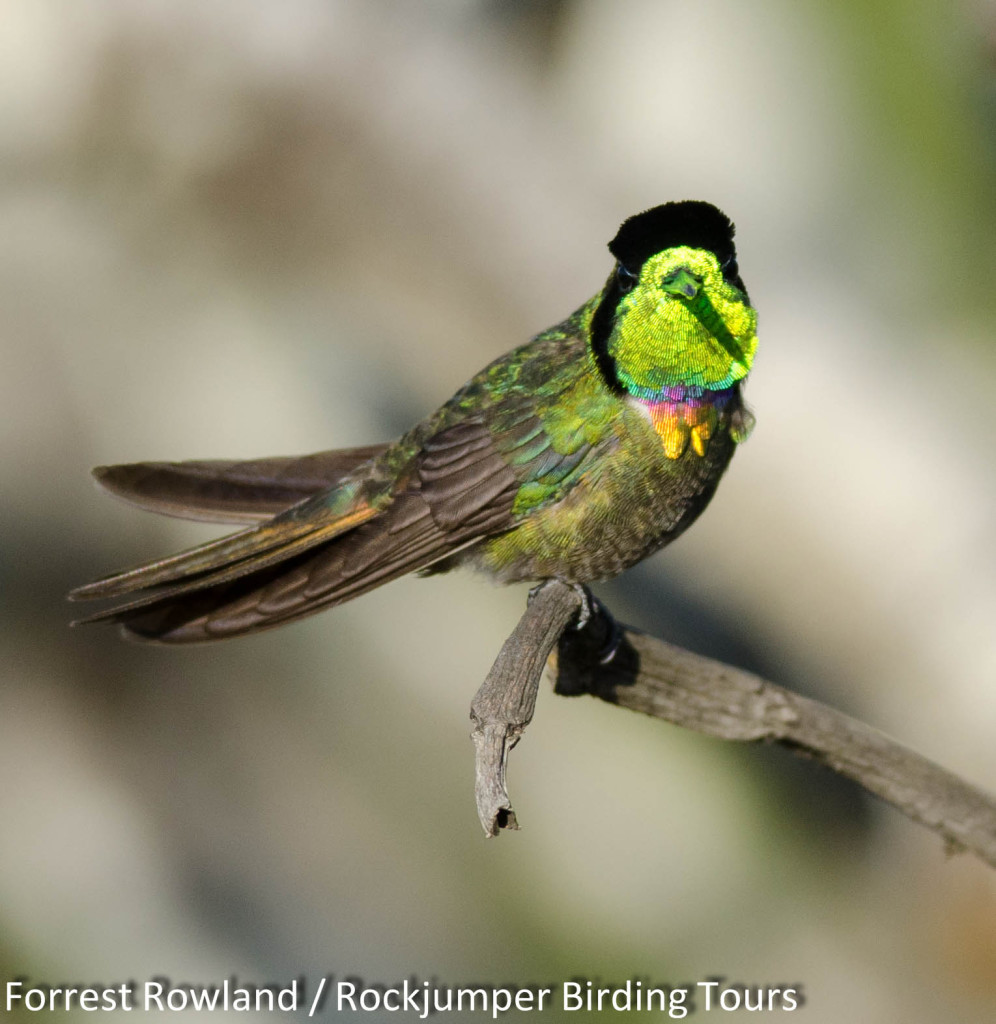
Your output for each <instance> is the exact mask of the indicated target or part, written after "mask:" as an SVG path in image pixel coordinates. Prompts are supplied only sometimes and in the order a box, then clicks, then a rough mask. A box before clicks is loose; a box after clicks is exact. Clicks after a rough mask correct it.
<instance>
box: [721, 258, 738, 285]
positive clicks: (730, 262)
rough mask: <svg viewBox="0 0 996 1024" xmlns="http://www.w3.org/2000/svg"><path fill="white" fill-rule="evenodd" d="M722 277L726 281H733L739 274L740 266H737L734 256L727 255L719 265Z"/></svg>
mask: <svg viewBox="0 0 996 1024" xmlns="http://www.w3.org/2000/svg"><path fill="white" fill-rule="evenodd" d="M720 270H722V272H723V277H725V278H726V280H727V281H735V280H736V279H737V278H738V277H739V276H740V268H739V267H738V266H737V258H736V256H728V257H727V258H726V259H725V260H723V262H722V264H721V265H720Z"/></svg>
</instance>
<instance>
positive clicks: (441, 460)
mask: <svg viewBox="0 0 996 1024" xmlns="http://www.w3.org/2000/svg"><path fill="white" fill-rule="evenodd" d="M733 235H734V227H733V224H732V223H731V221H730V220H729V218H728V217H727V216H726V215H725V214H724V213H722V212H721V211H720V210H718V209H717V208H716V207H715V206H713V205H711V204H710V203H706V202H702V201H699V200H685V201H681V202H670V203H666V204H664V205H662V206H656V207H654V208H653V209H649V210H646V211H644V212H643V213H638V214H636V215H635V216H632V217H630V218H629V219H628V220H626V221H624V222H623V224H622V226H621V227H620V228H619V230H618V232H617V233H616V236H615V237H614V238H613V239H612V241H611V242H610V243H609V251H610V253H611V254H612V256H613V257H614V260H615V263H614V266H613V267H612V271H611V273H610V274H609V277H608V280H607V281H606V283H605V285H604V287H603V288H602V289H601V291H599V292H598V293H597V294H596V295H594V296H593V297H592V298H591V299H589V300H588V301H587V302H586V303H584V305H582V306H581V307H580V308H579V309H578V310H577V311H575V312H574V313H572V314H571V315H570V316H569V317H567V319H566V320H564V321H562V322H561V323H559V324H557V325H556V326H554V327H551V328H550V329H549V330H546V331H543V332H542V333H541V334H538V335H536V336H535V337H534V338H533V339H532V340H531V341H529V342H528V343H526V344H524V345H522V346H520V347H519V348H515V349H513V350H512V351H511V352H508V353H507V354H506V355H504V356H502V357H500V358H499V359H496V360H495V361H494V362H493V363H491V364H490V365H489V366H487V367H485V368H484V369H483V370H481V372H480V373H478V374H477V375H476V376H475V377H473V378H472V379H471V380H470V381H468V382H467V383H466V384H465V385H464V386H463V387H462V388H460V390H459V391H457V392H456V394H455V395H453V397H452V398H451V399H450V400H449V401H448V402H446V403H445V404H444V405H442V406H441V407H440V408H439V409H438V410H436V412H434V413H432V415H430V416H428V417H427V418H426V419H424V420H422V421H421V422H420V423H418V424H417V425H416V426H414V427H412V429H411V430H409V431H408V432H407V433H406V434H404V435H403V436H402V437H401V438H399V439H398V440H395V441H393V442H390V443H387V444H377V445H371V446H368V447H363V448H350V449H337V450H333V451H325V452H318V453H316V454H313V455H305V456H302V457H293V456H292V457H278V458H264V459H255V460H250V461H221V460H211V461H192V462H143V463H133V464H127V465H117V466H101V467H98V468H97V469H95V470H94V471H93V474H94V476H95V477H96V480H97V481H98V483H99V484H100V485H101V486H102V487H104V488H105V489H106V490H108V491H110V492H111V493H112V494H114V495H116V496H118V497H120V498H123V499H125V500H126V501H129V502H131V503H132V504H134V505H137V506H139V507H141V508H145V509H148V510H152V511H155V512H160V513H164V514H167V515H175V516H181V517H185V518H191V519H199V520H206V521H213V522H221V523H232V524H243V526H244V528H243V529H241V530H240V531H238V532H236V533H233V534H230V535H228V536H224V537H221V538H220V539H218V540H214V541H211V542H208V543H206V544H202V545H199V546H198V547H195V548H192V549H190V550H188V551H184V552H181V553H180V554H176V555H173V556H171V557H167V558H160V559H157V560H156V561H152V562H148V563H146V564H143V565H140V566H138V567H137V568H134V569H129V570H126V571H124V572H120V573H117V574H115V575H112V576H108V577H106V578H104V579H100V580H97V581H96V582H93V583H89V584H86V585H85V586H82V587H79V588H77V589H76V590H74V591H73V592H72V593H71V594H70V598H71V599H72V600H81V599H89V598H115V599H123V600H121V601H119V603H116V604H114V605H113V606H112V607H110V608H109V609H107V610H104V611H101V612H99V613H97V614H96V615H93V616H91V617H89V618H87V619H83V620H81V621H83V622H100V621H110V622H116V623H119V624H120V625H121V627H122V628H123V631H124V633H125V634H126V635H127V636H129V637H132V638H136V639H139V640H144V641H151V642H159V643H166V644H180V643H191V642H198V641H208V640H221V639H225V638H228V637H234V636H239V635H243V634H246V633H253V632H256V631H258V630H262V629H268V628H271V627H273V626H280V625H283V624H285V623H288V622H293V621H294V620H296V619H300V618H302V617H304V616H306V615H311V614H312V613H313V612H318V611H321V610H322V609H325V608H330V607H332V606H334V605H338V604H341V603H342V602H344V601H348V600H351V599H352V598H354V597H358V596H359V595H361V594H363V593H366V592H367V591H369V590H372V589H373V588H374V587H379V586H380V585H381V584H383V583H387V582H389V581H390V580H393V579H397V578H398V577H400V576H403V575H406V574H408V573H412V572H416V573H419V574H423V575H427V574H433V573H440V572H446V571H448V570H450V569H453V568H455V567H458V566H470V567H473V568H476V569H478V570H481V571H483V572H485V573H486V574H489V575H490V576H491V577H493V578H494V579H496V580H497V581H499V582H501V583H515V582H542V581H544V580H548V579H558V580H562V581H564V582H566V583H570V584H572V585H587V584H589V583H592V582H596V581H599V580H604V579H608V578H610V577H612V576H615V575H616V574H618V573H620V572H622V571H623V570H624V569H627V568H629V567H630V566H632V565H634V564H635V563H637V562H639V561H640V560H641V559H643V558H645V557H646V556H647V555H649V554H651V553H653V552H654V551H657V550H658V549H659V548H661V547H663V546H664V545H665V544H668V543H670V542H671V541H673V540H674V539H675V538H676V537H678V536H679V535H680V534H681V533H682V532H683V531H684V530H685V529H687V527H688V526H689V525H690V524H691V523H692V522H693V521H694V520H695V519H696V518H697V517H698V515H699V514H700V513H701V512H702V510H703V509H704V508H705V506H706V505H707V504H708V502H709V500H710V499H711V497H712V495H713V493H714V492H715V490H716V486H717V484H718V483H719V480H720V477H721V476H722V475H723V472H724V471H725V469H726V467H727V465H728V463H729V461H730V459H731V457H732V455H733V452H734V449H735V448H736V446H737V444H739V443H740V442H741V441H743V440H744V439H745V438H746V437H747V435H748V434H749V433H750V430H751V428H752V426H753V422H754V417H753V415H752V414H751V413H750V412H749V411H748V409H747V408H746V406H745V404H744V402H743V399H742V397H741V385H742V382H743V380H744V378H745V377H746V376H747V374H748V372H749V371H750V368H751V364H752V362H753V359H754V355H755V352H756V349H757V336H756V331H757V314H756V312H755V310H754V309H753V307H752V306H751V304H750V300H749V298H748V296H747V291H746V289H745V287H744V283H743V281H742V280H741V277H740V271H739V269H738V266H737V256H736V250H735V247H734V243H733Z"/></svg>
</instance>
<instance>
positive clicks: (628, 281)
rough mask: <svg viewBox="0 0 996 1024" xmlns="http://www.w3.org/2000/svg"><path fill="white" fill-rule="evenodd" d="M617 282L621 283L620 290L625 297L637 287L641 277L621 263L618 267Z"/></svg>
mask: <svg viewBox="0 0 996 1024" xmlns="http://www.w3.org/2000/svg"><path fill="white" fill-rule="evenodd" d="M616 280H617V281H618V282H619V290H620V291H621V292H622V293H623V294H624V295H625V294H626V292H631V291H632V290H633V289H634V288H635V287H636V282H637V281H638V280H639V277H638V276H637V275H636V274H634V273H633V272H632V271H631V270H627V269H626V268H625V267H624V266H623V265H622V264H621V263H620V264H618V265H617V266H616Z"/></svg>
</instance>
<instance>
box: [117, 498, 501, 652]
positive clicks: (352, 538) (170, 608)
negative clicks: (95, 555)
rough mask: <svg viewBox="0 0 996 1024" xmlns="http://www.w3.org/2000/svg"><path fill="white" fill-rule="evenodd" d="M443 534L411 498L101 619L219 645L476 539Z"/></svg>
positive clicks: (148, 637) (129, 630)
mask: <svg viewBox="0 0 996 1024" xmlns="http://www.w3.org/2000/svg"><path fill="white" fill-rule="evenodd" d="M481 525H482V524H477V525H475V527H473V528H470V527H468V530H467V531H464V533H463V535H461V536H454V535H453V534H444V533H443V532H442V531H440V529H439V527H438V526H437V525H436V524H435V522H434V521H433V519H432V516H431V515H430V513H429V509H428V507H427V506H426V504H425V502H424V501H423V500H422V499H421V498H420V497H419V495H417V494H408V495H405V496H403V497H402V498H401V499H399V500H398V502H396V503H395V505H393V506H392V507H391V508H390V509H389V510H388V511H387V512H386V513H384V514H382V515H380V516H378V517H377V518H375V519H372V520H370V521H369V522H366V523H364V524H362V525H360V526H357V527H356V528H354V529H353V530H351V531H350V532H348V533H344V534H342V535H340V536H338V537H336V538H334V539H332V540H330V541H328V542H326V543H323V544H322V545H321V546H320V547H318V548H313V549H310V550H306V551H302V552H300V553H298V554H295V555H292V556H291V557H289V558H286V559H284V560H281V561H280V562H278V563H276V564H268V565H264V566H262V567H261V568H259V569H257V570H255V571H253V572H251V573H249V574H247V575H243V576H241V577H239V578H235V579H230V580H224V581H222V582H218V583H210V584H208V585H204V586H201V587H197V586H196V583H197V581H191V585H190V586H189V587H187V588H185V591H184V592H180V593H172V594H169V593H167V594H157V593H156V592H155V591H153V592H151V593H150V594H148V595H147V596H146V597H144V598H140V599H139V600H138V601H136V602H132V603H131V604H127V605H124V606H122V607H120V608H116V609H111V611H110V612H107V613H105V614H104V615H102V616H100V618H102V619H105V620H111V621H115V622H119V623H121V624H122V626H123V627H124V631H125V633H126V634H127V635H129V636H132V637H134V638H136V639H139V640H145V641H152V642H158V643H166V644H181V643H198V642H204V641H209V640H222V639H227V638H228V637H233V636H239V635H242V634H245V633H253V632H258V631H259V630H263V629H269V628H272V627H274V626H280V625H284V624H285V623H287V622H291V621H294V620H295V619H300V618H303V617H304V616H306V615H311V614H313V613H314V612H317V611H321V610H322V609H325V608H330V607H332V606H333V605H337V604H342V603H343V602H344V601H348V600H351V599H352V598H354V597H359V595H360V594H364V593H366V592H367V591H369V590H373V589H374V588H375V587H379V586H380V585H381V584H383V583H387V582H389V581H390V580H393V579H397V578H398V577H399V576H404V575H407V574H408V573H410V572H414V571H415V570H417V569H421V568H424V567H426V566H428V565H431V564H432V563H433V562H436V561H438V560H440V559H442V558H445V557H446V556H448V555H450V554H452V553H453V552H454V551H455V550H458V549H459V548H460V547H462V546H465V545H466V544H469V543H472V542H473V541H474V540H476V539H477V537H479V536H480V526H481Z"/></svg>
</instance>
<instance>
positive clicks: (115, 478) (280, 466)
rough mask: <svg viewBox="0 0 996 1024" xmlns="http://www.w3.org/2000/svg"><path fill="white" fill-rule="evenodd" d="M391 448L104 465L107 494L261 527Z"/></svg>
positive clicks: (186, 515)
mask: <svg viewBox="0 0 996 1024" xmlns="http://www.w3.org/2000/svg"><path fill="white" fill-rule="evenodd" d="M386 448H387V445H383V444H380V445H368V446H367V447H364V448H340V449H337V450H334V451H327V452H317V453H315V454H314V455H302V456H290V457H277V458H269V459H251V460H248V461H221V460H212V461H198V462H133V463H128V464H125V465H120V466H98V467H97V468H96V469H95V470H94V471H93V475H94V477H95V478H96V480H97V482H98V483H99V484H100V486H101V487H103V488H104V490H106V491H109V492H110V493H111V494H113V495H115V496H116V497H118V498H122V499H123V500H125V501H127V502H130V503H131V504H132V505H137V506H138V507H139V508H144V509H148V510H149V511H151V512H161V513H163V514H164V515H170V516H178V517H180V518H183V519H198V520H201V521H204V522H217V523H257V522H260V521H262V520H264V519H268V518H270V517H271V516H274V515H276V514H277V513H279V512H283V511H284V510H285V509H287V508H290V506H291V505H296V504H297V503H298V502H299V501H302V500H304V499H305V498H309V497H311V496H312V495H314V494H318V493H320V492H322V491H327V490H329V489H331V488H333V487H335V486H336V485H337V484H338V483H339V482H340V481H341V480H342V479H343V478H344V477H345V476H347V475H348V474H350V473H352V472H353V471H354V470H356V469H358V468H359V467H360V466H362V465H363V463H365V462H368V461H370V460H371V459H373V458H376V457H377V456H378V455H380V454H382V453H383V451H384V450H385V449H386Z"/></svg>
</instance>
